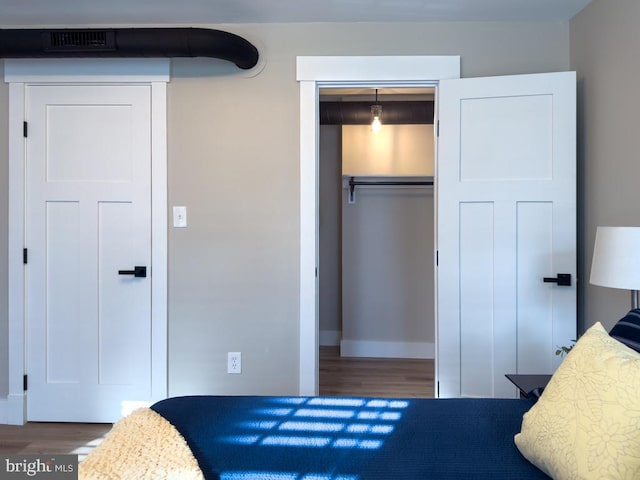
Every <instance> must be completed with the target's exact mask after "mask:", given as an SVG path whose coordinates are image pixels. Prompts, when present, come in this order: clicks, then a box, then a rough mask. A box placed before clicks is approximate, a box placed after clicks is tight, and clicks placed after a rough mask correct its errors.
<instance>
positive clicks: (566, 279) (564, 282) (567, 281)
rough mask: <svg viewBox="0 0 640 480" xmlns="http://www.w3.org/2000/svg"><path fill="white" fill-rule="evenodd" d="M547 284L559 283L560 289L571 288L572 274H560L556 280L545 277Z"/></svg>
mask: <svg viewBox="0 0 640 480" xmlns="http://www.w3.org/2000/svg"><path fill="white" fill-rule="evenodd" d="M544 282H545V283H557V284H558V286H559V287H570V286H571V274H570V273H559V274H558V276H557V277H556V278H550V277H544Z"/></svg>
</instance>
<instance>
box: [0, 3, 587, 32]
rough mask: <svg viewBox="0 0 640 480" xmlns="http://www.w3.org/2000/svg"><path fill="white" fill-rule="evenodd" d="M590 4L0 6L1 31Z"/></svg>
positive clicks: (536, 12) (558, 16)
mask: <svg viewBox="0 0 640 480" xmlns="http://www.w3.org/2000/svg"><path fill="white" fill-rule="evenodd" d="M590 2H591V0H322V1H319V0H268V1H267V0H179V1H178V0H106V1H105V0H56V1H52V0H0V26H2V27H19V26H23V27H26V26H67V27H73V26H97V25H102V26H104V25H118V26H122V25H151V24H153V25H193V26H196V25H204V24H221V23H288V22H430V21H443V22H450V21H463V22H467V21H469V22H484V21H498V22H501V21H526V22H528V21H543V22H549V21H568V20H570V19H571V18H572V17H573V16H574V15H575V14H576V13H578V12H579V11H580V10H582V9H583V8H584V7H585V6H586V5H587V4H589V3H590Z"/></svg>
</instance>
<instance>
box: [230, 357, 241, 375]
mask: <svg viewBox="0 0 640 480" xmlns="http://www.w3.org/2000/svg"><path fill="white" fill-rule="evenodd" d="M227 373H233V374H239V373H242V353H240V352H228V353H227Z"/></svg>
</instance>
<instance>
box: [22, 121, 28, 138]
mask: <svg viewBox="0 0 640 480" xmlns="http://www.w3.org/2000/svg"><path fill="white" fill-rule="evenodd" d="M28 130H29V128H28V127H27V122H22V135H23V136H24V138H27V133H28Z"/></svg>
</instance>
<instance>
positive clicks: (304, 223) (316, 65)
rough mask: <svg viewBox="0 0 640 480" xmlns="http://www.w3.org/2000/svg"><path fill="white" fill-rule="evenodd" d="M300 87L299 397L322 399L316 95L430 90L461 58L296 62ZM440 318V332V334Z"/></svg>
mask: <svg viewBox="0 0 640 480" xmlns="http://www.w3.org/2000/svg"><path fill="white" fill-rule="evenodd" d="M296 61H297V63H296V79H297V80H298V81H299V82H300V344H299V348H300V372H299V393H300V395H317V394H318V335H319V334H318V285H317V276H316V269H317V267H318V236H319V230H318V101H319V93H318V91H319V90H318V89H319V88H320V87H323V88H331V87H334V88H335V87H340V86H347V85H350V86H354V85H358V84H360V85H363V86H385V85H388V86H406V87H411V86H427V85H437V83H438V81H440V80H443V79H452V78H460V57H459V56H379V57H378V56H371V57H326V56H324V57H297V59H296ZM437 322H438V320H437V317H436V328H437Z"/></svg>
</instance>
